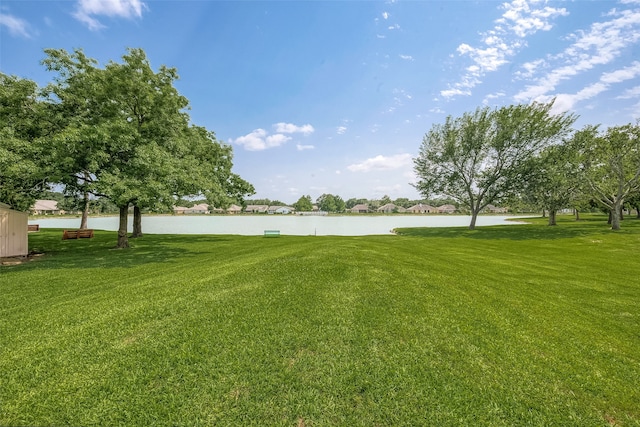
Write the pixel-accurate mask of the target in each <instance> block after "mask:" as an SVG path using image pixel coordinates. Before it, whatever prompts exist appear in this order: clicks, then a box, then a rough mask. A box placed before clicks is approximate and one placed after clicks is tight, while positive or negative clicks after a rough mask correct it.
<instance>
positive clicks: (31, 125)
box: [0, 73, 54, 211]
mask: <svg viewBox="0 0 640 427" xmlns="http://www.w3.org/2000/svg"><path fill="white" fill-rule="evenodd" d="M43 119H44V111H43V106H42V103H41V102H40V100H39V91H38V86H37V84H36V83H35V82H33V81H31V80H27V79H20V78H18V77H14V76H8V75H6V74H2V73H0V141H1V143H0V201H2V202H4V203H7V204H9V205H11V206H12V207H13V208H14V209H17V210H22V211H26V210H28V209H29V208H30V207H31V206H32V205H33V202H34V201H35V200H36V199H37V198H38V196H39V195H40V194H41V193H42V192H43V191H45V190H47V189H48V184H49V181H50V178H51V174H52V173H53V172H54V170H53V167H52V166H53V165H52V163H51V162H50V161H49V157H48V155H47V154H46V150H47V146H46V144H45V141H44V140H43V137H44V136H45V135H47V134H48V132H49V130H48V127H47V126H45V122H44V120H43Z"/></svg>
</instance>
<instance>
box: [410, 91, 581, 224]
mask: <svg viewBox="0 0 640 427" xmlns="http://www.w3.org/2000/svg"><path fill="white" fill-rule="evenodd" d="M552 105H553V102H549V103H546V104H539V103H533V104H530V105H511V106H508V107H500V108H496V109H493V110H491V109H489V108H488V107H485V108H478V109H476V110H475V111H474V112H472V113H465V114H463V115H462V116H461V117H458V118H454V117H452V116H449V117H447V119H446V120H445V122H444V123H442V124H435V125H433V127H432V128H431V130H430V131H429V132H428V133H427V134H426V135H425V137H424V139H423V142H422V145H421V146H420V152H419V154H418V156H417V157H416V158H415V159H414V170H415V172H416V175H417V176H418V181H417V183H416V184H414V185H415V187H416V189H417V190H418V191H420V193H422V195H423V196H424V197H426V198H430V197H433V196H446V197H451V198H452V199H454V200H456V201H457V202H459V203H460V204H462V205H464V206H465V207H466V208H467V209H468V210H469V212H470V213H471V223H470V225H469V228H470V229H474V228H475V224H476V218H477V215H478V213H479V212H480V211H482V209H484V208H485V207H486V206H487V205H489V204H491V203H498V202H500V201H501V200H505V199H507V198H509V197H511V196H512V195H513V194H514V193H515V192H516V191H518V190H519V189H520V187H521V185H522V183H523V181H524V180H525V179H526V178H527V168H526V164H527V162H528V161H529V159H530V158H531V157H533V156H535V155H537V153H539V152H540V150H542V149H543V148H545V147H547V146H549V145H552V144H554V143H556V142H558V141H560V140H561V139H562V138H563V137H565V136H566V135H567V134H568V133H569V132H570V130H571V125H572V124H573V122H574V121H575V120H576V117H575V116H573V115H571V114H566V113H565V114H559V115H552V114H551V113H550V110H551V107H552Z"/></svg>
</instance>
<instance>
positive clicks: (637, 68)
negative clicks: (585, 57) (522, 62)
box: [541, 61, 640, 112]
mask: <svg viewBox="0 0 640 427" xmlns="http://www.w3.org/2000/svg"><path fill="white" fill-rule="evenodd" d="M638 76H640V62H638V61H635V62H633V64H631V65H630V66H628V67H625V68H622V69H620V70H616V71H612V72H608V73H603V74H602V76H600V80H599V81H598V82H595V83H592V84H590V85H588V86H586V87H584V88H582V89H581V90H579V91H578V92H576V93H575V94H566V93H561V94H557V95H555V98H556V102H555V103H554V105H553V112H563V111H568V110H571V109H573V107H574V105H575V104H576V103H578V102H581V101H586V100H588V99H591V98H593V97H595V96H597V95H599V94H601V93H602V92H605V91H607V90H609V87H610V86H611V85H613V84H616V83H622V82H623V81H626V80H632V79H635V78H636V77H638ZM550 98H551V96H545V97H543V98H541V99H545V100H547V99H550Z"/></svg>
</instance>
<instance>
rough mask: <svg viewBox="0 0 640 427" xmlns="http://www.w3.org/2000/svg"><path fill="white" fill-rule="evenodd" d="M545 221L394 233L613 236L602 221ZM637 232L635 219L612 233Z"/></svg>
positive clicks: (489, 237)
mask: <svg viewBox="0 0 640 427" xmlns="http://www.w3.org/2000/svg"><path fill="white" fill-rule="evenodd" d="M547 221H548V219H547V218H531V220H526V222H527V224H519V225H495V226H487V227H477V228H476V229H475V230H469V229H468V228H466V227H464V228H463V227H447V228H398V229H396V233H397V234H398V235H402V236H415V237H429V238H448V239H454V238H467V239H485V240H500V239H508V240H556V239H570V238H575V237H583V236H589V235H598V234H603V233H613V232H614V231H612V230H611V228H610V225H608V224H607V219H606V217H604V219H603V218H601V217H595V218H585V219H582V220H580V221H575V220H574V219H567V218H562V219H559V220H558V225H556V226H549V225H547ZM638 229H640V220H638V219H636V218H632V219H625V220H624V221H623V222H622V229H621V230H620V231H616V233H637V231H638Z"/></svg>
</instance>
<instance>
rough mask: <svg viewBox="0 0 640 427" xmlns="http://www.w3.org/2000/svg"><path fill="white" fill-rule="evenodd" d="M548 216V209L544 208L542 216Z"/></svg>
mask: <svg viewBox="0 0 640 427" xmlns="http://www.w3.org/2000/svg"><path fill="white" fill-rule="evenodd" d="M546 217H547V210H546V209H542V218H546Z"/></svg>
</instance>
